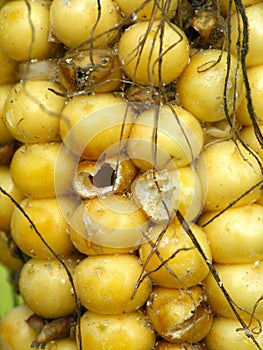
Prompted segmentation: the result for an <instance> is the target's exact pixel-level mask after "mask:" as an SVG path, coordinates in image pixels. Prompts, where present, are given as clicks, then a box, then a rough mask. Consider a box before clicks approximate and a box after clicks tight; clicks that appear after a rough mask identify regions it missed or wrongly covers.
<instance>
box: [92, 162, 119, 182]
mask: <svg viewBox="0 0 263 350" xmlns="http://www.w3.org/2000/svg"><path fill="white" fill-rule="evenodd" d="M89 179H90V182H91V183H92V185H93V186H95V187H97V188H103V187H107V186H113V185H114V182H115V180H116V171H115V170H114V169H113V168H112V167H111V165H110V164H109V163H104V164H103V165H102V166H101V167H100V169H99V170H98V172H97V173H96V174H95V175H94V176H91V175H90V176H89Z"/></svg>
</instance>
